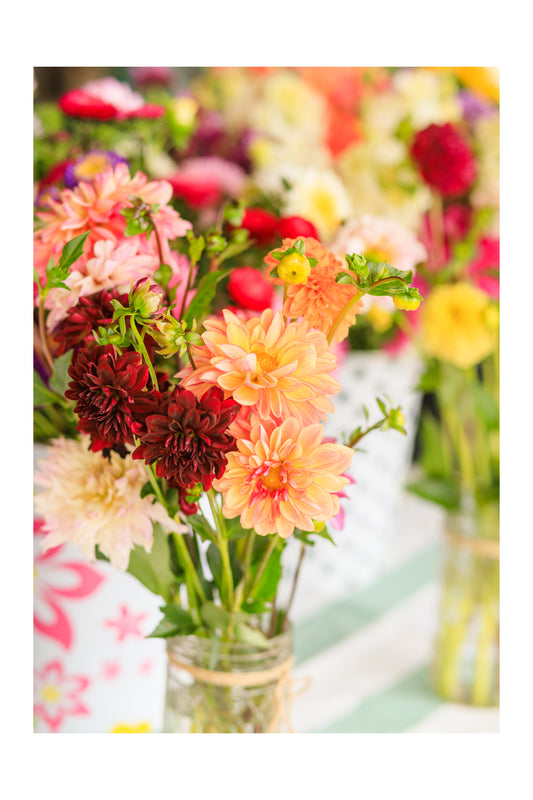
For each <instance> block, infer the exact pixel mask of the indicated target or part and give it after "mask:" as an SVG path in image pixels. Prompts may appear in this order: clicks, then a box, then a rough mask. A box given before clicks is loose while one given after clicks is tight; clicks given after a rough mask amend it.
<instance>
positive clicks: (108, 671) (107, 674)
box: [102, 661, 122, 681]
mask: <svg viewBox="0 0 533 800" xmlns="http://www.w3.org/2000/svg"><path fill="white" fill-rule="evenodd" d="M121 672H122V668H121V666H120V664H119V663H118V662H117V661H104V663H103V665H102V678H103V679H104V680H106V681H114V680H115V679H116V678H118V677H119V675H120V673H121Z"/></svg>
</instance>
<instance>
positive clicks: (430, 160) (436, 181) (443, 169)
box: [411, 122, 476, 197]
mask: <svg viewBox="0 0 533 800" xmlns="http://www.w3.org/2000/svg"><path fill="white" fill-rule="evenodd" d="M411 155H412V157H413V159H414V160H415V161H416V163H417V165H418V168H419V170H420V173H421V175H422V177H423V178H424V180H425V181H426V183H427V184H428V185H429V186H431V187H432V188H433V189H435V190H436V191H437V192H439V194H441V195H442V196H443V197H456V196H458V195H461V194H463V193H464V192H466V190H467V189H469V188H470V186H471V185H472V183H473V182H474V180H475V177H476V164H475V160H474V155H473V153H472V151H471V149H470V146H469V144H468V142H467V141H466V139H465V138H464V137H463V136H462V135H461V133H460V132H459V131H458V130H457V128H455V127H454V126H453V125H452V124H451V123H449V122H446V123H445V124H444V125H429V126H428V127H427V128H424V129H423V130H421V131H419V132H418V133H417V134H416V136H415V137H414V140H413V143H412V145H411Z"/></svg>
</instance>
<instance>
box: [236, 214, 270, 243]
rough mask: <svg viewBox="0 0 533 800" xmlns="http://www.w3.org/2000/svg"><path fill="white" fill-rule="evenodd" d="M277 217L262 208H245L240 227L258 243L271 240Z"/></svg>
mask: <svg viewBox="0 0 533 800" xmlns="http://www.w3.org/2000/svg"><path fill="white" fill-rule="evenodd" d="M277 225H278V218H277V217H275V216H274V214H271V213H270V211H265V209H264V208H247V209H246V211H245V212H244V216H243V220H242V222H241V225H240V227H241V228H245V229H246V230H247V231H248V233H249V234H250V237H251V238H252V239H255V241H256V242H257V244H258V245H263V244H268V243H269V242H272V241H273V240H274V238H275V237H276V234H277Z"/></svg>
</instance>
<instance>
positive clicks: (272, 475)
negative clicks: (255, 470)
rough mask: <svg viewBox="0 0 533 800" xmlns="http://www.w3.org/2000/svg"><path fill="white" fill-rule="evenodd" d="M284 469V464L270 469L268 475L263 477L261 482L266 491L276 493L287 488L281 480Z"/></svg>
mask: <svg viewBox="0 0 533 800" xmlns="http://www.w3.org/2000/svg"><path fill="white" fill-rule="evenodd" d="M282 469H283V465H282V464H276V466H275V467H270V469H269V470H268V472H267V474H266V475H263V477H262V479H261V480H262V483H263V486H264V487H265V488H266V489H268V490H269V491H271V492H274V491H278V490H279V489H283V488H284V487H285V483H284V482H283V480H282V478H281V471H282Z"/></svg>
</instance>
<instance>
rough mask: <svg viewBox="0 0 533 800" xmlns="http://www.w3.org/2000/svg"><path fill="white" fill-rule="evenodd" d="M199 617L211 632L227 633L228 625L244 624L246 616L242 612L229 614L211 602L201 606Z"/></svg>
mask: <svg viewBox="0 0 533 800" xmlns="http://www.w3.org/2000/svg"><path fill="white" fill-rule="evenodd" d="M200 617H201V618H202V622H203V623H204V625H206V626H207V627H208V628H211V630H213V631H217V630H218V631H220V632H221V633H224V632H225V631H227V629H228V627H229V625H230V623H231V624H233V623H236V622H244V621H245V620H246V619H247V615H246V614H243V613H242V612H238V611H237V612H234V613H231V612H230V611H226V609H224V608H221V607H220V606H217V605H215V603H212V602H208V603H204V604H203V606H202V607H201V608H200Z"/></svg>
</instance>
